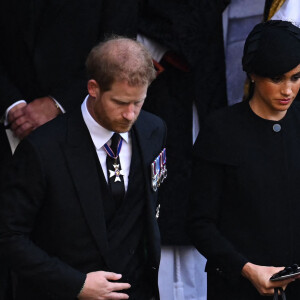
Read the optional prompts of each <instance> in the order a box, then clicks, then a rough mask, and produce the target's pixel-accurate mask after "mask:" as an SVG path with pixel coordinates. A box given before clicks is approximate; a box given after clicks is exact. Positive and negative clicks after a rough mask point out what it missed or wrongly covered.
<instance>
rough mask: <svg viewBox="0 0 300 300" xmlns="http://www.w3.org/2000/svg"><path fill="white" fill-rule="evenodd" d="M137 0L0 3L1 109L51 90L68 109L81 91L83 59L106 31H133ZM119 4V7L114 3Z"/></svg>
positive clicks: (78, 99) (81, 95)
mask: <svg viewBox="0 0 300 300" xmlns="http://www.w3.org/2000/svg"><path fill="white" fill-rule="evenodd" d="M138 5H139V1H137V0H129V1H126V3H125V2H124V1H120V0H87V1H84V2H82V1H71V0H49V1H39V0H28V1H17V0H12V1H1V3H0V17H1V18H0V25H1V26H0V38H1V49H0V54H1V55H0V85H1V89H0V115H2V114H3V113H4V111H5V109H6V108H7V107H8V106H9V105H11V104H12V103H14V102H15V101H17V100H20V99H25V100H26V101H28V102H30V101H32V100H33V99H35V98H37V97H41V96H47V95H51V96H53V97H54V98H56V99H57V101H59V102H60V103H61V104H62V106H63V107H64V108H65V109H66V110H67V111H69V110H71V109H73V108H74V107H76V104H79V103H81V100H82V99H83V98H84V96H85V95H86V93H87V92H86V74H85V67H84V63H85V60H86V57H87V55H88V53H89V51H90V49H91V48H92V47H93V46H94V45H96V44H97V43H98V42H99V41H101V40H103V38H104V37H105V36H106V35H109V34H112V33H114V34H119V35H127V36H132V37H133V36H135V34H136V22H137V12H138ZM116 7H118V9H115V8H116Z"/></svg>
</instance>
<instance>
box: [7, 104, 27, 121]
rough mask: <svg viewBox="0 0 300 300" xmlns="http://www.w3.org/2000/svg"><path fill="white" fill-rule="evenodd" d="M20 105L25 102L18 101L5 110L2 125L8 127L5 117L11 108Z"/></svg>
mask: <svg viewBox="0 0 300 300" xmlns="http://www.w3.org/2000/svg"><path fill="white" fill-rule="evenodd" d="M20 103H27V102H26V101H25V100H18V101H16V102H14V103H13V104H12V105H10V106H9V107H8V108H7V109H6V111H5V114H4V125H5V126H6V125H8V120H7V116H8V113H9V111H10V110H11V109H12V108H13V107H15V106H16V105H18V104H20Z"/></svg>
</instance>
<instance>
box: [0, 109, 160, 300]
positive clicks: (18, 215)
mask: <svg viewBox="0 0 300 300" xmlns="http://www.w3.org/2000/svg"><path fill="white" fill-rule="evenodd" d="M133 130H134V131H135V134H136V136H137V140H138V144H139V149H138V151H140V153H141V156H142V161H143V168H142V170H141V171H142V172H143V174H144V176H145V181H146V195H145V197H146V231H147V240H148V243H147V244H148V249H147V252H148V262H149V275H150V278H152V280H153V281H155V282H156V286H157V270H158V266H159V260H160V237H159V230H158V226H157V222H156V218H155V209H156V200H157V193H156V192H154V191H153V190H152V189H151V187H150V183H151V176H150V164H151V162H152V161H153V160H154V158H155V157H156V156H157V155H158V154H159V153H160V151H161V149H162V147H163V145H164V139H165V126H164V124H163V122H162V121H161V120H160V119H159V118H157V117H155V116H153V115H151V114H149V113H146V112H141V114H140V116H139V118H138V120H137V122H136V124H135V125H134V127H133ZM97 159H98V158H97V155H96V152H95V150H94V145H93V143H92V140H91V138H90V135H89V132H88V130H87V128H86V126H85V123H84V121H83V119H82V115H81V111H80V110H78V111H74V113H71V114H67V115H64V116H62V117H59V118H57V119H56V120H54V121H51V122H49V123H48V124H46V125H44V126H42V127H41V128H39V129H37V130H36V131H35V132H34V133H32V134H31V135H30V136H29V137H28V138H27V139H25V140H24V141H23V142H22V143H21V144H20V145H19V147H18V149H17V151H16V153H15V155H14V162H13V166H12V170H11V172H10V175H9V177H8V180H7V183H6V185H5V187H4V189H3V193H2V195H1V209H0V215H1V216H0V219H1V221H0V237H1V240H0V249H1V252H2V254H3V255H4V257H5V258H6V260H7V261H8V262H9V264H10V266H11V268H12V270H13V271H14V272H15V273H16V274H17V278H18V283H17V284H18V285H17V288H16V293H17V299H19V298H18V297H20V299H21V298H22V299H48V298H49V299H74V298H75V297H76V295H77V294H78V293H79V291H80V289H81V287H82V285H83V283H84V280H85V274H86V273H87V272H91V271H96V270H101V269H102V270H109V271H113V270H110V262H109V259H108V255H107V254H108V244H107V239H106V227H105V219H104V214H103V199H104V198H105V197H107V195H108V193H107V191H106V190H101V188H100V186H101V185H100V181H99V175H98V171H97V164H98V163H99V162H98V161H97ZM100 179H101V180H105V179H104V177H103V178H100ZM156 293H157V294H158V290H157V291H156Z"/></svg>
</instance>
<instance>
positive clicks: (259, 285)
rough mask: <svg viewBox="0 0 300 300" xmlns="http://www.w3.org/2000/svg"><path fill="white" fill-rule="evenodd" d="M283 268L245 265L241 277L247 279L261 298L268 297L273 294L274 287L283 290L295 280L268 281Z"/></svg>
mask: <svg viewBox="0 0 300 300" xmlns="http://www.w3.org/2000/svg"><path fill="white" fill-rule="evenodd" d="M283 269H284V267H266V266H259V265H254V264H252V263H246V264H245V265H244V267H243V269H242V275H243V276H244V277H246V278H247V279H249V280H250V281H251V283H252V284H253V285H254V286H255V288H256V289H257V290H258V292H259V293H260V294H261V295H262V296H270V295H273V294H274V288H275V287H282V288H283V290H285V288H286V287H287V285H288V284H289V283H290V282H292V281H295V278H289V279H285V280H281V281H270V277H271V276H272V275H273V274H274V273H277V272H279V271H281V270H283Z"/></svg>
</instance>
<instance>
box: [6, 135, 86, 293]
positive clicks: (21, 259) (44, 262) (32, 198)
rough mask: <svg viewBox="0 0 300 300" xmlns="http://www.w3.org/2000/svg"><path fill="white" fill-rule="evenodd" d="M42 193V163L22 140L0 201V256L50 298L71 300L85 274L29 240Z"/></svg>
mask: <svg viewBox="0 0 300 300" xmlns="http://www.w3.org/2000/svg"><path fill="white" fill-rule="evenodd" d="M45 193H46V181H45V174H44V173H43V163H42V162H41V160H40V158H39V155H38V153H37V151H35V149H34V147H33V146H32V145H31V144H30V143H29V142H28V141H26V140H25V141H23V142H22V143H21V144H20V145H19V147H18V148H17V150H16V152H15V156H14V161H13V164H12V166H11V169H10V171H9V173H8V176H7V179H6V180H5V183H4V184H3V186H2V189H1V198H0V205H1V209H0V255H1V257H3V258H4V259H5V261H7V262H8V264H9V267H10V268H11V269H12V270H13V271H14V272H15V273H16V274H17V276H18V277H20V278H22V280H24V281H29V282H30V283H31V284H33V285H35V286H36V287H37V289H39V290H41V291H43V293H45V294H46V295H52V297H53V298H54V299H74V298H76V296H77V295H78V293H79V292H80V289H81V288H82V286H83V284H84V281H85V278H86V275H85V274H83V273H81V272H79V271H77V270H75V269H74V268H72V267H71V266H69V265H67V264H66V263H64V262H63V261H61V260H60V259H59V258H57V257H54V256H50V255H49V254H48V253H46V252H45V251H44V250H43V249H41V248H40V247H39V246H38V245H37V244H35V242H34V241H33V239H32V232H33V229H34V226H35V222H36V220H37V218H38V214H39V210H40V209H41V207H42V205H43V201H44V198H45Z"/></svg>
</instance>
